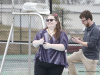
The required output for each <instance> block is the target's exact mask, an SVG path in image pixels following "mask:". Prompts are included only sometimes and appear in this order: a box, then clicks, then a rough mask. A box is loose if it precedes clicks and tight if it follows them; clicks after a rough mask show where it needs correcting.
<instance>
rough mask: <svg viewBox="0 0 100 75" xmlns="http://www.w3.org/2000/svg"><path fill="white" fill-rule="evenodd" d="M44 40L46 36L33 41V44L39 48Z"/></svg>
mask: <svg viewBox="0 0 100 75" xmlns="http://www.w3.org/2000/svg"><path fill="white" fill-rule="evenodd" d="M43 42H44V38H42V39H40V40H34V41H33V46H34V47H35V48H37V47H38V46H39V45H42V44H43Z"/></svg>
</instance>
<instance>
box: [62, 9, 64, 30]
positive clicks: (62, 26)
mask: <svg viewBox="0 0 100 75" xmlns="http://www.w3.org/2000/svg"><path fill="white" fill-rule="evenodd" d="M63 14H64V10H63V9H62V29H63V27H64V25H63Z"/></svg>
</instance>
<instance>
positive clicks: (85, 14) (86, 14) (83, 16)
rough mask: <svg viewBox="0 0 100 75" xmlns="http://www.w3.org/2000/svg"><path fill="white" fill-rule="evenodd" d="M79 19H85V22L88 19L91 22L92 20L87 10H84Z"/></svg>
mask: <svg viewBox="0 0 100 75" xmlns="http://www.w3.org/2000/svg"><path fill="white" fill-rule="evenodd" d="M79 17H80V19H82V18H86V20H88V18H90V19H91V21H92V20H93V18H92V14H91V12H90V11H89V10H84V11H83V12H82V13H81V14H80V16H79Z"/></svg>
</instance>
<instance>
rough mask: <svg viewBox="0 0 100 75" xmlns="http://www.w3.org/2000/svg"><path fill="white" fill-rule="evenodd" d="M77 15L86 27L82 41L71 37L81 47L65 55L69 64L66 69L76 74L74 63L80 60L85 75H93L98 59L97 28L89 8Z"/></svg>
mask: <svg viewBox="0 0 100 75" xmlns="http://www.w3.org/2000/svg"><path fill="white" fill-rule="evenodd" d="M79 17H80V19H81V21H82V24H84V25H85V27H86V28H85V33H84V37H83V41H82V40H81V39H80V38H77V37H73V38H72V40H73V41H74V42H75V43H79V44H81V45H82V46H83V47H82V49H80V50H79V51H78V52H74V53H73V54H72V55H70V56H68V57H67V62H68V64H69V67H68V70H69V73H70V75H78V74H77V73H76V70H75V66H74V63H79V62H82V63H83V64H84V66H85V69H86V71H85V72H86V75H95V73H96V66H97V62H98V60H99V40H100V33H99V28H98V27H97V26H96V24H95V23H94V22H93V21H92V20H93V19H92V14H91V12H90V11H89V10H85V11H83V12H82V13H81V14H80V16H79Z"/></svg>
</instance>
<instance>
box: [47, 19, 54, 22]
mask: <svg viewBox="0 0 100 75" xmlns="http://www.w3.org/2000/svg"><path fill="white" fill-rule="evenodd" d="M53 20H55V19H46V21H47V22H49V21H50V22H52V21H53Z"/></svg>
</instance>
